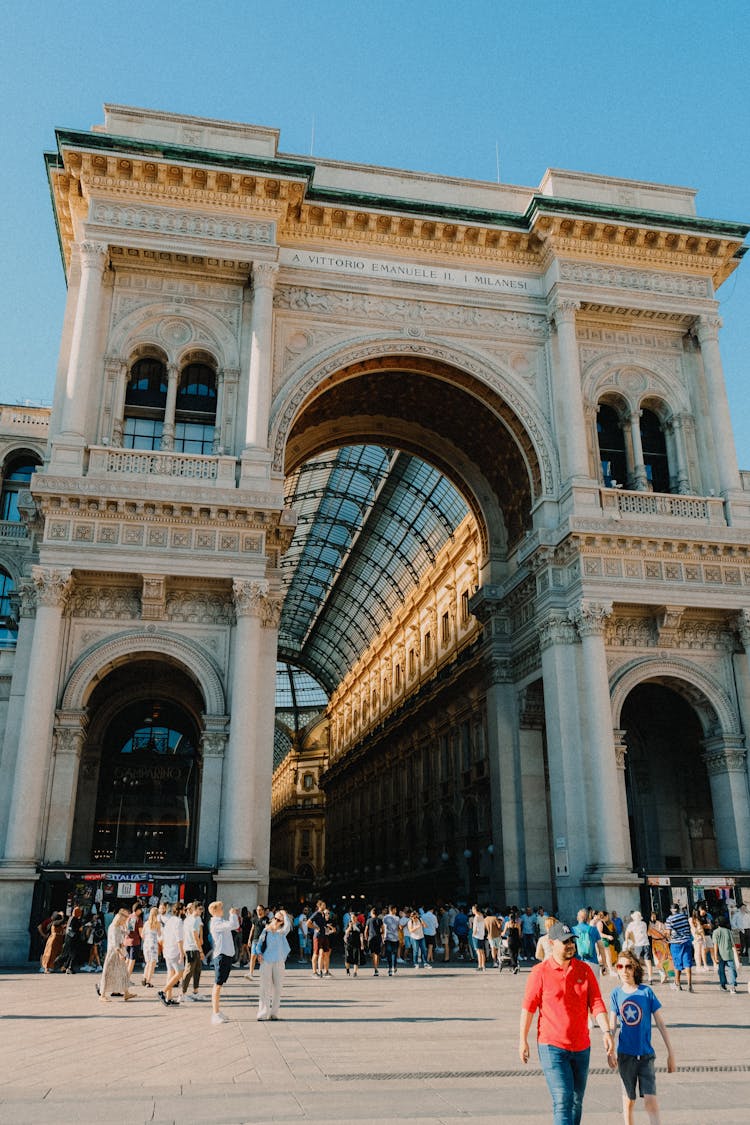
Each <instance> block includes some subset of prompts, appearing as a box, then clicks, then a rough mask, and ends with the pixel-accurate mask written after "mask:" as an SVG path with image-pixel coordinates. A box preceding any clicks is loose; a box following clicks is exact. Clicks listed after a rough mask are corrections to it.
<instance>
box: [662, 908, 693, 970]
mask: <svg viewBox="0 0 750 1125" xmlns="http://www.w3.org/2000/svg"><path fill="white" fill-rule="evenodd" d="M665 925H666V927H667V929H668V930H669V950H670V953H671V954H672V964H673V965H674V977H675V983H674V984H673V985H672V988H673V989H674V990H675V991H679V992H682V981H681V979H680V978H681V974H682V971H683V970H684V971H685V975H686V976H687V983H688V992H693V991H694V989H693V965H694V964H695V960H694V958H693V935H692V933H691V931H690V919H689V918H688V916H687V913H686V911H684V910H683V909H682V907H681V906H680V905H679V903H677V902H673V903H672V912H671V913H670V915H669V917H668V918H667V919H666V920H665Z"/></svg>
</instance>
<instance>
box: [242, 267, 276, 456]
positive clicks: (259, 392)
mask: <svg viewBox="0 0 750 1125" xmlns="http://www.w3.org/2000/svg"><path fill="white" fill-rule="evenodd" d="M278 272H279V266H278V263H277V262H255V264H254V265H253V314H252V319H251V322H250V369H249V372H248V396H247V418H246V423H245V448H246V449H266V448H267V447H268V419H269V412H270V409H271V355H272V348H273V291H274V287H275V285H276V277H277V274H278Z"/></svg>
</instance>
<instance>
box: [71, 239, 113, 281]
mask: <svg viewBox="0 0 750 1125" xmlns="http://www.w3.org/2000/svg"><path fill="white" fill-rule="evenodd" d="M77 249H78V257H79V259H80V262H81V267H82V268H83V269H87V270H93V269H96V270H99V272H100V273H104V268H105V266H106V264H107V257H108V255H109V246H108V245H107V243H106V242H91V241H85V242H79V243H78V245H77Z"/></svg>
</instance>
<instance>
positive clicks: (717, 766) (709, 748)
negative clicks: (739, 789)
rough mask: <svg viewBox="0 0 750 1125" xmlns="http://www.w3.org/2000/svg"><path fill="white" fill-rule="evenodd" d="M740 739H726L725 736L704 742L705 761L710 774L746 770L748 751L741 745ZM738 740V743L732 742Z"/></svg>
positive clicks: (742, 771)
mask: <svg viewBox="0 0 750 1125" xmlns="http://www.w3.org/2000/svg"><path fill="white" fill-rule="evenodd" d="M739 741H740V740H739V739H736V740H735V739H731V740H726V739H725V738H723V737H719V738H711V739H707V740H706V742H704V744H703V746H704V750H703V761H704V762H705V765H706V769H707V770H708V773H709V775H711V774H713V775H716V774H723V773H743V774H744V772H745V760H746V758H747V751H746V750H745V749H744V748H743V747H742V746H741V745H739ZM734 742H737V745H732V743H734Z"/></svg>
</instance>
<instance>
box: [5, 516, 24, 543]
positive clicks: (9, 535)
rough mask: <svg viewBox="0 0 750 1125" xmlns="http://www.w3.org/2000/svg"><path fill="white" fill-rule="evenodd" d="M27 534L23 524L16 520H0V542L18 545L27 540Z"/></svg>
mask: <svg viewBox="0 0 750 1125" xmlns="http://www.w3.org/2000/svg"><path fill="white" fill-rule="evenodd" d="M28 537H29V532H28V529H27V527H26V524H25V523H18V521H16V520H0V541H1V542H3V543H8V542H11V543H18V542H21V541H22V540H25V539H28Z"/></svg>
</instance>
